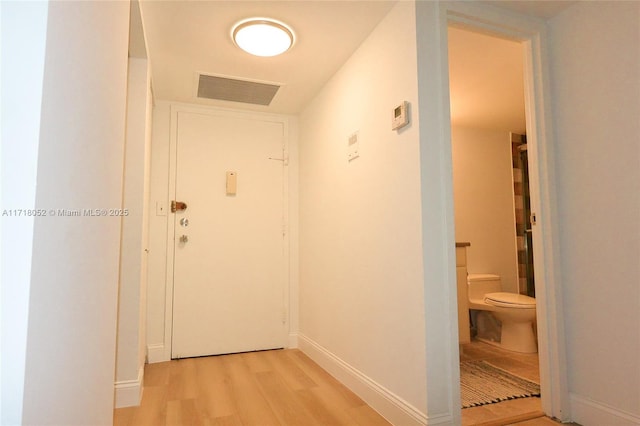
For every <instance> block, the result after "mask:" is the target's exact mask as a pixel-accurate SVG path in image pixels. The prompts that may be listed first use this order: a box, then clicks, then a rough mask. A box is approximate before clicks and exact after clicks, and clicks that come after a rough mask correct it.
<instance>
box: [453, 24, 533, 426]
mask: <svg viewBox="0 0 640 426" xmlns="http://www.w3.org/2000/svg"><path fill="white" fill-rule="evenodd" d="M448 52H449V84H450V102H451V148H452V162H453V192H454V194H453V195H454V197H453V198H454V211H455V228H456V230H455V237H456V243H457V247H458V248H457V249H456V250H457V251H461V250H462V251H464V254H463V256H462V257H463V258H464V259H465V260H464V261H463V262H460V261H459V262H458V265H457V266H458V277H459V278H458V287H459V288H458V309H459V322H460V333H459V334H460V344H461V346H460V373H461V399H462V407H463V410H462V424H476V423H479V422H482V421H488V420H491V421H494V420H496V421H497V420H499V421H511V420H513V421H519V420H523V419H527V418H534V417H539V416H541V415H543V411H542V404H541V400H540V398H539V395H540V374H539V360H538V354H537V339H536V333H535V331H536V330H535V328H536V321H535V299H534V298H533V297H531V296H533V295H535V290H534V282H533V275H534V274H533V257H532V244H531V243H532V230H531V226H530V223H531V220H530V218H531V213H530V210H531V209H530V205H531V203H530V198H529V188H528V182H529V179H528V174H527V172H528V157H527V145H526V136H525V134H526V129H527V122H526V112H525V76H524V57H525V55H524V47H523V45H522V43H520V42H518V41H513V40H508V39H503V38H498V37H496V36H492V35H487V34H481V33H478V32H473V31H470V30H468V29H463V28H457V27H452V26H450V27H449V28H448ZM458 257H461V256H460V255H459V256H458ZM529 260H530V262H529ZM489 294H491V295H492V297H498V295H500V296H499V297H500V298H501V299H500V301H499V302H500V303H499V307H498V308H495V304H493V303H492V302H491V301H487V300H486V299H485V295H489ZM502 299H504V300H502ZM507 299H508V300H507ZM502 311H505V312H502ZM507 311H509V312H507ZM524 314H526V315H524ZM525 317H526V319H525ZM516 318H517V319H516ZM514 321H517V324H514V323H513V322H514ZM510 330H516V332H515V333H511V331H510ZM480 378H481V379H480ZM507 382H508V387H509V388H507V387H506V386H502V384H503V383H507ZM498 406H499V407H498Z"/></svg>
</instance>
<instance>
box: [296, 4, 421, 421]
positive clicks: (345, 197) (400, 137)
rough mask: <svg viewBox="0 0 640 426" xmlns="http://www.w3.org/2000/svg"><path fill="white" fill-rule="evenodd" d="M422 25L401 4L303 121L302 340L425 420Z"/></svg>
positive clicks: (411, 6)
mask: <svg viewBox="0 0 640 426" xmlns="http://www.w3.org/2000/svg"><path fill="white" fill-rule="evenodd" d="M415 19H416V18H415V5H414V4H413V3H411V2H400V3H399V4H398V5H396V7H395V8H394V9H393V10H392V11H391V12H390V13H389V15H387V16H386V17H385V18H384V19H383V20H382V22H381V23H380V24H379V25H378V27H377V28H376V29H375V30H374V31H373V33H372V34H371V35H370V36H369V38H368V39H367V40H365V42H364V43H363V44H362V45H361V46H360V48H359V49H358V50H357V51H356V52H355V53H354V54H353V56H352V57H351V58H350V59H349V60H348V61H347V62H346V63H345V64H344V66H343V67H342V68H341V69H340V71H338V73H337V74H336V75H335V76H334V77H333V78H332V79H331V80H330V81H329V82H328V83H327V85H326V86H325V87H324V88H323V90H322V91H321V92H320V93H319V94H318V95H317V97H316V98H315V99H314V100H313V101H312V102H311V103H310V104H309V105H308V106H307V107H306V108H305V109H304V110H303V112H302V113H301V116H300V331H301V334H303V335H304V336H305V337H306V338H308V339H309V340H311V341H313V342H315V343H316V344H318V345H320V346H321V347H323V348H324V349H325V350H326V351H328V352H330V353H331V354H333V355H335V356H336V357H338V358H339V359H341V360H343V361H344V362H346V363H347V364H349V365H350V366H351V367H353V368H355V369H356V370H358V371H360V372H362V373H363V374H364V375H366V376H367V377H369V378H370V379H372V380H374V381H375V382H377V383H378V384H380V385H381V386H383V387H384V388H386V389H388V390H389V391H391V392H392V393H394V394H395V395H397V396H399V397H401V398H402V399H403V400H405V401H407V402H408V403H409V404H410V405H412V406H414V407H416V408H417V409H418V410H419V411H421V412H422V413H425V412H426V389H425V383H426V376H425V362H424V359H425V340H424V305H423V280H422V267H421V266H422V259H421V255H422V245H421V226H420V223H421V217H420V211H421V208H420V200H421V197H420V162H419V128H418V123H417V119H416V117H417V113H416V112H415V111H416V109H417V91H418V88H417V75H416V69H417V64H416V33H415ZM403 100H406V101H409V102H410V103H411V106H412V108H414V110H413V113H412V114H413V115H412V120H413V122H412V124H410V125H409V126H408V127H406V128H404V129H402V130H400V131H398V132H395V131H392V130H391V113H392V110H393V108H394V107H395V106H396V105H398V104H399V103H400V102H401V101H403ZM356 131H358V132H359V140H360V142H359V143H360V150H359V151H360V157H359V158H357V159H355V160H352V161H351V162H349V161H348V159H347V145H348V138H349V135H351V134H352V133H354V132H356ZM399 360H402V361H401V362H398V361H399ZM390 366H393V368H390Z"/></svg>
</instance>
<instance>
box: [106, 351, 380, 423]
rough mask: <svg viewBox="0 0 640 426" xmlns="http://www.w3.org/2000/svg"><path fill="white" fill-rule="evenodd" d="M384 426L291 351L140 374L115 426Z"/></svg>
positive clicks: (163, 366)
mask: <svg viewBox="0 0 640 426" xmlns="http://www.w3.org/2000/svg"><path fill="white" fill-rule="evenodd" d="M147 425H148V426H161V425H167V426H169V425H171V426H174V425H176V426H177V425H190V426H272V425H273V426H279V425H282V426H287V425H295V426H314V425H318V426H319V425H323V426H324V425H336V426H340V425H344V426H389V425H390V423H389V422H387V421H386V420H385V419H384V418H383V417H381V416H380V415H379V414H378V413H377V412H375V411H374V410H373V409H372V408H371V407H369V406H368V405H367V404H365V403H364V401H362V400H361V399H360V398H359V397H358V396H356V395H355V394H354V393H353V392H351V391H350V390H349V389H347V388H346V387H345V386H344V385H342V384H341V383H340V382H338V381H337V380H336V379H334V378H333V377H332V376H330V375H329V374H328V373H327V372H326V371H324V370H323V369H322V368H320V367H319V366H318V365H317V364H316V363H314V362H313V361H312V360H311V359H310V358H308V357H307V356H306V355H305V354H303V353H302V352H300V351H299V350H297V349H287V350H276V351H265V352H250V353H243V354H234V355H222V356H214V357H204V358H190V359H183V360H179V361H175V360H174V361H170V362H163V363H157V364H148V365H146V367H145V375H144V392H143V397H142V403H141V405H140V406H139V407H128V408H120V409H116V410H114V426H147Z"/></svg>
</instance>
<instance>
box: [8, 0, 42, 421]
mask: <svg viewBox="0 0 640 426" xmlns="http://www.w3.org/2000/svg"><path fill="white" fill-rule="evenodd" d="M47 11H48V2H46V1H41V2H0V14H1V18H0V19H1V22H2V23H1V28H2V35H1V36H0V40H1V43H2V47H1V49H0V52H2V59H0V62H1V63H2V76H1V78H2V106H1V108H0V109H1V111H2V118H1V119H0V121H1V122H2V126H1V127H2V166H1V168H2V206H1V209H2V211H3V212H4V211H5V210H16V209H34V208H35V202H36V171H37V166H38V143H39V135H40V108H41V104H42V102H41V101H42V79H43V74H44V57H45V42H46V35H47ZM8 214H9V213H8ZM8 214H7V215H4V214H3V215H2V230H1V234H2V294H1V297H0V300H1V301H2V308H1V312H2V319H1V320H0V324H1V325H2V343H1V345H0V346H1V347H2V357H1V359H2V361H1V362H2V367H1V369H2V374H0V376H1V378H2V390H1V391H0V395H1V397H2V400H1V401H0V424H3V425H17V424H21V423H22V399H23V396H24V372H25V355H26V350H27V319H28V313H29V288H30V283H31V253H32V249H33V226H34V216H17V217H16V216H9V215H8Z"/></svg>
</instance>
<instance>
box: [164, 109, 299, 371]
mask: <svg viewBox="0 0 640 426" xmlns="http://www.w3.org/2000/svg"><path fill="white" fill-rule="evenodd" d="M180 112H189V113H194V114H204V115H212V114H215V115H218V116H219V115H225V116H228V117H232V118H242V119H246V120H259V121H269V122H276V123H281V124H282V126H283V129H284V132H283V133H284V134H283V146H284V149H283V159H286V160H287V161H285V167H284V171H283V187H282V191H283V206H282V211H283V230H284V231H285V232H286V235H285V238H284V247H283V250H284V262H283V263H284V265H283V268H284V275H283V276H284V279H285V283H284V289H285V291H284V296H283V297H284V306H285V311H286V312H285V317H286V321H287V327H289V330H290V333H291V327H292V324H294V322H295V318H292V311H293V310H294V309H292V301H291V296H290V295H291V293H292V291H293V289H292V288H291V283H292V280H291V273H290V270H291V268H290V263H291V261H290V258H291V256H290V245H291V244H290V240H291V237H290V235H291V232H290V229H289V228H290V227H289V220H290V209H289V193H290V185H291V182H290V178H291V176H290V174H289V167H288V166H287V165H288V159H289V149H290V137H289V135H290V125H289V117H287V116H285V115H279V114H269V113H261V112H252V111H240V110H234V109H228V108H217V107H206V106H197V105H188V104H178V103H176V104H171V124H170V132H171V135H170V142H169V181H168V187H169V191H168V194H169V200H168V201H169V202H168V204H167V205H168V206H170V204H171V200H175V199H176V198H175V197H176V169H177V147H178V113H180ZM167 215H168V216H169V217H168V220H167V262H166V266H167V267H166V281H165V282H166V290H165V309H164V312H165V315H164V356H163V359H164V360H167V361H168V360H170V359H171V348H172V344H173V341H172V335H173V288H174V286H173V284H174V282H173V276H174V251H175V244H174V238H175V220H174V219H175V216H174V213H171V212H170V211H169V212H167ZM294 303H295V302H294ZM294 308H295V307H294ZM289 345H291V339H290V342H289Z"/></svg>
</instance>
